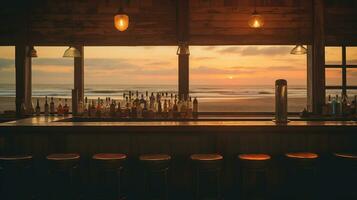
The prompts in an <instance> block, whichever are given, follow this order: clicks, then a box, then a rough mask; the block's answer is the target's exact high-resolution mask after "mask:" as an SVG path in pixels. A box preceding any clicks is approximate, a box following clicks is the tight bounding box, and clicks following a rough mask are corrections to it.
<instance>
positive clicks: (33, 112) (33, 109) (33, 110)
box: [29, 101, 35, 115]
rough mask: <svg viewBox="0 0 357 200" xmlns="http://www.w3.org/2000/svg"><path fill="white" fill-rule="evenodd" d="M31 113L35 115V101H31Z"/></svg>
mask: <svg viewBox="0 0 357 200" xmlns="http://www.w3.org/2000/svg"><path fill="white" fill-rule="evenodd" d="M29 114H30V115H34V114H35V106H34V105H33V102H32V101H31V105H30V111H29Z"/></svg>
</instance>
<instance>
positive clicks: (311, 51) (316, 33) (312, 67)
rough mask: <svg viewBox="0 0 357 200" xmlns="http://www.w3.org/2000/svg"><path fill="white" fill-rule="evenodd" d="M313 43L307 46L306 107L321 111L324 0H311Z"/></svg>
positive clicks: (323, 74) (318, 112) (323, 67)
mask: <svg viewBox="0 0 357 200" xmlns="http://www.w3.org/2000/svg"><path fill="white" fill-rule="evenodd" d="M312 3H313V43H312V45H311V46H308V70H307V76H308V109H309V111H310V112H313V113H314V114H321V113H322V106H323V105H324V104H325V96H326V92H325V30H324V16H325V15H324V10H325V9H324V0H313V1H312Z"/></svg>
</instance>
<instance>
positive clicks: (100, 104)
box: [95, 97, 102, 117]
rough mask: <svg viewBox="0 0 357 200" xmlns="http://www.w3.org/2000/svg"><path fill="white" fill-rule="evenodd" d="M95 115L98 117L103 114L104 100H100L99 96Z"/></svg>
mask: <svg viewBox="0 0 357 200" xmlns="http://www.w3.org/2000/svg"><path fill="white" fill-rule="evenodd" d="M95 110H96V111H95V116H96V117H101V114H102V102H101V100H100V97H98V101H97V107H96V109H95Z"/></svg>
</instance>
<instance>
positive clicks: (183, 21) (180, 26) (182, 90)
mask: <svg viewBox="0 0 357 200" xmlns="http://www.w3.org/2000/svg"><path fill="white" fill-rule="evenodd" d="M177 4H178V5H177V42H178V45H180V48H181V51H179V52H178V68H179V69H178V72H179V73H178V79H179V81H178V93H179V98H180V99H181V98H182V97H184V98H185V99H186V98H187V97H188V95H189V52H188V48H189V47H188V42H189V0H180V1H177ZM183 48H185V49H186V50H182V49H183ZM184 52H186V53H184Z"/></svg>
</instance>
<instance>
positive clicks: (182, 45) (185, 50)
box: [176, 42, 190, 55]
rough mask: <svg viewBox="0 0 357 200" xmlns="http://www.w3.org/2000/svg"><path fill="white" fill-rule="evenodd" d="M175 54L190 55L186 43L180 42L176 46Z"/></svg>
mask: <svg viewBox="0 0 357 200" xmlns="http://www.w3.org/2000/svg"><path fill="white" fill-rule="evenodd" d="M176 54H177V55H190V48H189V46H188V44H187V43H185V42H184V43H180V44H179V45H178V47H177V52H176Z"/></svg>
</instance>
